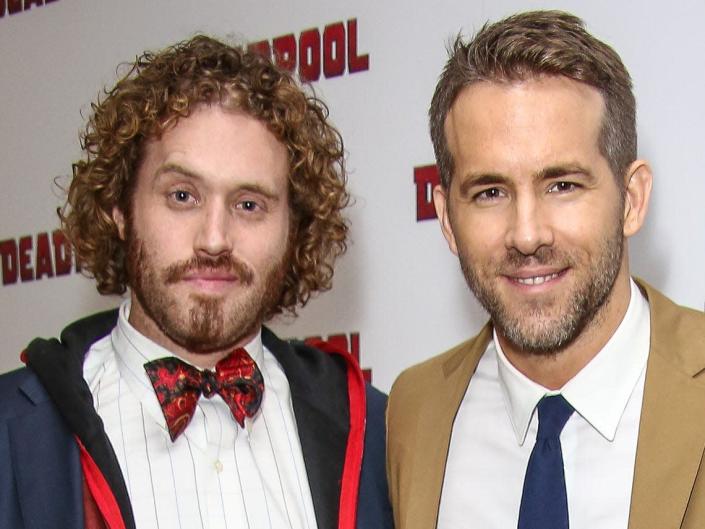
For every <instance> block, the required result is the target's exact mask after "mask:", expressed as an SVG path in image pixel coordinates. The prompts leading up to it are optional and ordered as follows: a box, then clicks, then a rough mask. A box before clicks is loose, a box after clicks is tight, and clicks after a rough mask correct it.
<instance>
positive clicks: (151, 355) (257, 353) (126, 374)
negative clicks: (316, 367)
mask: <svg viewBox="0 0 705 529" xmlns="http://www.w3.org/2000/svg"><path fill="white" fill-rule="evenodd" d="M130 307H131V302H130V300H129V299H127V300H125V301H124V302H123V303H122V304H121V305H120V310H119V312H118V321H117V325H116V326H115V328H114V329H113V332H112V335H111V339H112V343H113V349H114V350H115V353H116V357H117V364H118V369H119V371H120V377H121V378H122V379H123V380H124V381H125V382H126V383H127V385H128V387H129V388H130V390H131V391H132V392H133V393H134V394H135V395H136V396H137V398H139V400H140V401H141V402H144V401H145V399H146V400H147V401H154V402H155V403H157V406H159V404H158V401H157V399H156V395H155V393H154V389H153V388H152V383H151V382H150V380H149V377H148V376H147V373H146V371H145V370H144V364H145V363H146V362H150V361H152V360H156V359H158V358H164V357H167V356H176V355H174V354H173V353H172V352H171V351H169V350H168V349H166V348H164V347H162V346H161V345H159V344H157V343H156V342H154V341H152V340H150V339H149V338H147V337H146V336H145V335H143V334H141V333H140V332H139V331H138V330H137V329H135V328H134V327H133V326H132V324H130V322H129V321H128V320H129V317H130ZM244 348H245V350H246V351H247V353H248V354H249V355H250V356H251V357H252V359H253V360H254V361H255V362H256V363H257V365H258V366H262V364H263V361H264V351H263V349H262V332H261V329H260V332H258V333H257V335H256V336H255V337H254V338H253V339H252V340H251V341H250V342H249V343H248V344H246V345H245V346H244ZM182 360H183V359H182ZM183 361H184V362H186V363H189V362H188V361H187V360H183ZM159 409H160V408H159ZM159 413H160V415H161V412H159Z"/></svg>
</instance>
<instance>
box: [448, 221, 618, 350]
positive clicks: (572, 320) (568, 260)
mask: <svg viewBox="0 0 705 529" xmlns="http://www.w3.org/2000/svg"><path fill="white" fill-rule="evenodd" d="M618 218H619V221H618V222H617V224H618V226H617V229H616V230H615V231H614V232H613V233H612V234H611V236H609V237H607V238H606V239H605V240H604V241H603V242H602V244H601V245H600V246H599V250H598V253H597V254H596V255H595V256H594V257H593V258H592V259H590V258H582V259H581V258H580V256H578V255H575V254H571V253H568V252H562V251H560V250H558V249H556V248H553V247H545V246H544V247H540V248H539V249H538V250H537V251H536V252H535V253H534V254H532V255H524V254H522V253H520V252H519V251H517V250H516V249H514V248H512V249H510V250H509V251H508V252H507V254H506V256H505V257H504V258H503V259H502V261H501V262H499V263H497V264H496V265H495V266H489V267H482V266H477V265H476V266H474V267H473V266H471V264H470V259H469V258H468V256H467V254H466V253H465V252H460V267H461V269H462V271H463V275H464V276H465V280H466V282H467V284H468V286H469V287H470V290H472V292H473V293H474V294H475V296H476V297H477V299H478V301H479V302H480V304H481V305H482V306H483V307H484V308H485V310H486V311H487V312H488V313H489V315H490V318H491V319H492V324H493V325H494V326H495V328H496V330H497V332H498V333H499V334H500V335H502V336H503V337H504V338H505V339H506V340H507V341H508V342H509V343H510V344H512V345H513V346H514V347H515V348H516V349H517V350H518V351H523V352H525V353H529V354H536V355H545V356H549V355H553V354H556V353H558V352H560V351H561V350H563V349H564V348H566V347H567V346H568V345H570V344H571V343H573V341H575V339H576V338H577V337H578V336H580V334H581V333H582V332H583V331H584V330H585V328H586V327H587V326H588V325H590V324H591V323H594V324H598V323H599V320H600V314H601V310H602V309H603V308H604V307H606V306H607V304H608V303H609V301H610V294H611V292H612V288H613V287H614V284H615V281H616V280H617V276H618V274H619V271H620V269H621V263H622V254H623V252H624V238H623V235H622V229H623V221H622V217H621V216H619V217H618ZM536 265H552V266H558V267H560V268H561V269H564V268H570V269H571V271H575V272H578V274H576V278H575V281H574V283H575V286H573V287H572V289H571V290H570V291H569V292H566V293H565V294H566V295H565V297H564V298H563V300H559V299H557V298H556V297H555V296H554V297H553V298H543V299H535V300H529V301H525V302H523V303H521V304H520V303H516V304H512V303H511V302H509V301H507V300H506V299H503V297H502V294H501V293H500V291H499V289H498V288H497V287H496V283H495V282H494V281H493V279H494V278H496V277H501V276H506V275H511V272H512V271H515V270H517V269H519V268H521V267H524V266H536ZM481 272H482V274H483V276H481ZM551 309H553V310H551Z"/></svg>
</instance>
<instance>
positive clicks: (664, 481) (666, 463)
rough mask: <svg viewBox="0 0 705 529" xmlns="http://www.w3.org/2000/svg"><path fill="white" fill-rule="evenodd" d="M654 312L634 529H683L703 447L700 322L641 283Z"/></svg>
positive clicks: (631, 519)
mask: <svg viewBox="0 0 705 529" xmlns="http://www.w3.org/2000/svg"><path fill="white" fill-rule="evenodd" d="M640 286H641V287H642V288H643V289H644V290H645V292H646V295H647V297H648V299H649V304H650V306H651V314H652V316H651V350H650V353H649V360H648V364H647V370H646V382H645V387H644V402H643V405H642V415H641V423H640V426H639V441H638V445H637V454H636V463H635V468H634V485H633V487H632V500H631V511H630V516H629V528H630V529H643V528H645V527H659V528H660V527H680V526H681V521H682V519H683V516H684V513H685V511H686V508H687V505H688V501H689V499H690V495H691V491H692V488H693V483H694V481H695V477H696V474H697V472H698V468H699V466H700V462H701V460H702V457H703V449H704V447H705V420H703V418H704V417H705V384H704V383H703V381H702V380H700V379H698V378H696V376H697V375H698V374H699V373H700V372H702V370H703V369H704V368H705V351H704V350H703V349H705V348H704V347H703V345H705V344H703V343H700V344H697V342H696V339H695V337H696V336H698V335H700V336H701V335H702V329H699V328H698V326H701V325H702V321H703V320H702V319H696V318H689V319H686V318H683V313H684V309H682V308H679V307H676V305H674V304H673V303H672V302H671V301H670V300H668V299H667V298H665V297H664V296H662V295H661V294H659V293H658V292H656V291H655V290H653V289H651V288H650V287H648V286H647V285H645V284H643V283H640Z"/></svg>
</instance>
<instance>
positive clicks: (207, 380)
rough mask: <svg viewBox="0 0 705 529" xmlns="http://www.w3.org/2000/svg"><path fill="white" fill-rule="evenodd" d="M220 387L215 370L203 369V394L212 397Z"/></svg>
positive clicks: (208, 397)
mask: <svg viewBox="0 0 705 529" xmlns="http://www.w3.org/2000/svg"><path fill="white" fill-rule="evenodd" d="M218 389H220V385H219V384H218V379H217V378H216V376H215V373H213V371H210V370H208V369H204V370H203V371H201V392H202V393H203V396H204V397H206V398H207V399H210V398H211V397H212V396H213V395H215V393H216V391H218Z"/></svg>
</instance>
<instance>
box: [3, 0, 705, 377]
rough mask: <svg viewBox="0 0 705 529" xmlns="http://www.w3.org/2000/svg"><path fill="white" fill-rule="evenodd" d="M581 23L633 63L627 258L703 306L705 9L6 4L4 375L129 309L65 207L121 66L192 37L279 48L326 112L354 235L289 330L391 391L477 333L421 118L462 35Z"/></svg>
mask: <svg viewBox="0 0 705 529" xmlns="http://www.w3.org/2000/svg"><path fill="white" fill-rule="evenodd" d="M536 8H559V9H564V10H566V11H570V12H573V13H575V14H577V15H579V16H580V17H582V18H583V19H584V20H585V21H586V22H587V25H588V29H589V30H591V31H592V32H593V33H594V34H596V35H597V36H598V37H600V38H602V39H603V40H606V41H607V42H609V43H610V44H611V45H613V46H614V47H615V48H616V50H617V51H618V52H619V53H620V54H621V56H622V58H623V60H624V62H625V63H626V65H627V67H628V68H629V70H630V72H631V74H632V77H633V80H634V84H635V91H636V97H637V103H638V127H639V151H640V156H641V157H643V158H646V159H648V160H649V161H650V162H651V164H652V166H653V170H654V174H655V185H654V193H653V198H652V204H651V210H650V213H649V218H648V222H647V224H646V226H645V229H644V230H643V231H642V232H641V233H640V234H639V235H638V236H637V237H636V238H635V239H633V240H632V241H631V243H630V256H631V260H632V267H633V270H634V272H635V273H636V274H637V275H639V276H641V277H643V278H645V279H646V280H647V281H649V282H651V283H652V284H654V285H655V286H656V287H658V288H660V289H662V290H663V291H665V292H666V293H667V294H668V295H669V296H671V297H672V298H673V299H675V300H676V301H677V302H679V303H681V304H684V305H688V306H691V307H696V308H699V309H702V308H703V304H704V302H705V272H704V270H705V207H703V203H704V201H705V175H704V174H703V172H704V171H703V167H705V126H704V124H705V97H704V96H703V94H705V69H703V63H704V59H703V56H704V55H705V31H703V30H702V20H704V19H705V3H702V2H699V1H690V2H689V1H680V2H665V1H661V0H651V1H648V2H612V1H608V0H604V1H603V0H590V1H587V0H585V1H578V0H575V1H563V2H560V1H557V2H552V3H550V4H548V3H545V2H534V1H527V0H492V1H479V0H478V1H467V0H464V1H460V0H448V1H443V2H423V1H419V0H414V1H402V0H387V1H384V2H378V1H373V0H357V1H355V2H330V1H324V0H301V1H298V2H288V1H286V0H278V1H270V0H260V1H258V2H251V1H245V0H151V1H150V2H143V1H139V0H120V1H119V2H109V1H96V0H0V155H1V160H2V162H1V163H0V182H2V188H1V189H2V191H1V192H0V258H1V264H2V267H1V272H2V284H1V286H0V312H1V317H0V341H1V343H2V348H1V349H0V372H3V371H7V370H10V369H13V368H15V367H17V366H19V365H20V360H19V354H20V352H21V350H22V349H23V348H24V346H25V345H26V343H27V342H28V341H29V340H30V339H32V338H33V337H35V336H45V337H47V336H54V335H57V333H58V332H59V331H60V330H61V329H62V328H63V327H64V326H65V324H67V323H68V322H71V321H73V320H75V319H77V318H79V317H81V316H84V315H86V314H88V313H90V312H95V311H98V310H103V309H106V308H109V307H114V306H117V305H118V304H119V303H120V298H119V297H114V296H113V297H103V296H100V295H98V293H97V292H96V290H95V287H94V283H93V281H92V280H90V279H87V278H85V277H83V276H82V275H81V274H80V271H79V270H77V268H76V264H75V260H74V258H73V256H72V253H71V250H70V247H69V246H68V244H67V242H66V240H65V238H64V237H63V235H62V233H61V231H59V229H58V228H59V225H58V219H57V216H56V208H57V207H58V206H60V205H61V204H62V202H63V192H62V188H63V187H65V186H66V184H67V182H68V178H69V175H70V172H71V162H72V161H74V160H76V159H78V157H79V155H80V147H79V143H78V133H79V131H80V129H81V128H82V126H83V123H84V120H85V118H86V116H87V115H88V114H89V112H90V102H91V101H93V100H94V99H95V98H96V96H97V95H98V94H99V93H100V91H101V90H102V89H103V88H104V87H106V86H110V85H112V84H113V82H114V81H115V80H116V78H117V77H116V76H117V74H116V67H117V66H118V65H119V64H120V63H121V62H123V61H130V60H133V59H134V58H135V56H137V55H138V54H140V53H141V52H142V51H144V50H147V49H152V50H155V49H159V48H162V47H164V46H166V45H169V44H171V43H174V42H176V41H179V40H183V39H185V38H188V37H190V36H192V35H194V34H195V33H206V34H211V35H214V36H217V37H220V38H224V39H227V40H230V41H236V42H243V43H255V44H256V45H257V46H259V47H261V49H277V50H279V51H280V52H281V53H282V57H285V58H286V64H287V66H288V67H289V68H292V69H294V70H296V71H297V72H298V73H299V74H300V75H301V76H302V77H303V78H305V79H307V80H308V82H309V83H310V85H311V89H312V90H313V91H314V92H315V93H316V94H317V95H318V96H320V97H321V98H322V99H324V100H325V101H326V103H327V104H328V105H329V107H330V111H331V119H332V121H333V122H334V123H335V125H336V126H337V127H338V128H339V130H340V131H341V133H342V135H343V137H344V140H345V148H346V152H347V163H348V169H349V187H350V190H351V192H352V194H353V196H354V199H355V200H354V205H353V206H352V207H351V208H350V209H349V212H348V216H349V219H350V222H351V226H352V228H351V237H352V244H351V245H350V248H349V250H348V252H347V254H346V255H345V256H344V257H343V258H342V259H341V260H340V261H339V263H338V266H337V269H336V275H335V281H334V288H333V290H332V291H330V292H328V293H325V294H323V295H320V296H318V297H317V298H315V299H314V300H313V301H311V302H310V303H309V305H308V306H307V307H306V308H305V309H304V310H302V311H301V312H300V315H299V317H298V318H297V319H278V320H275V321H273V322H272V323H271V326H272V327H273V328H274V329H275V330H276V331H277V332H278V333H279V334H280V335H281V336H284V337H298V338H308V337H313V336H320V337H323V338H326V337H328V338H331V339H333V340H334V341H336V342H337V343H338V344H339V345H343V346H344V347H346V348H348V349H350V350H352V351H353V352H354V353H355V354H357V355H358V356H359V358H360V362H361V364H362V366H363V367H364V368H367V369H369V370H370V371H369V374H370V375H371V377H372V380H373V382H374V383H375V384H376V385H377V386H379V387H380V388H381V389H384V390H388V389H389V387H390V386H391V383H392V382H393V380H394V378H395V377H396V375H397V374H398V373H399V372H400V371H401V370H402V369H403V368H405V367H407V366H409V365H411V364H413V363H416V362H419V361H421V360H423V359H425V358H427V357H429V356H431V355H433V354H436V353H439V352H441V351H443V350H445V349H447V348H448V347H450V346H452V345H454V344H455V343H457V342H459V341H461V340H463V339H465V338H467V337H469V336H471V335H472V334H474V333H475V332H476V331H477V330H478V329H479V328H480V327H481V325H482V324H483V323H484V321H485V319H486V315H485V314H484V313H483V311H482V309H481V308H480V307H479V306H478V305H477V303H476V302H475V301H474V300H473V298H472V296H471V294H470V293H469V292H468V290H467V287H466V286H465V282H464V280H463V278H462V275H461V273H460V270H459V266H458V263H457V259H456V258H455V257H454V256H452V255H451V254H450V252H449V251H448V248H447V245H446V243H445V240H444V239H443V237H442V235H441V232H440V229H439V227H438V224H437V221H436V219H435V218H434V212H433V208H432V204H431V202H430V196H431V195H430V190H431V188H432V186H433V184H434V182H435V181H436V180H437V173H436V171H435V167H434V158H433V151H432V148H431V143H430V140H429V137H428V133H427V118H426V113H427V109H428V105H429V102H430V99H431V94H432V93H433V89H434V87H435V83H436V79H437V77H438V75H439V73H440V71H441V68H442V67H443V64H444V62H445V59H446V51H445V48H446V45H447V43H448V42H449V40H450V39H452V38H453V36H454V35H456V34H457V33H458V32H459V31H462V32H463V33H465V34H470V33H472V32H474V31H475V30H476V29H478V28H479V27H481V25H482V24H483V23H484V22H485V21H486V20H488V19H489V20H497V19H498V18H501V17H503V16H505V15H508V14H510V13H512V12H515V11H519V10H527V9H536Z"/></svg>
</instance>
